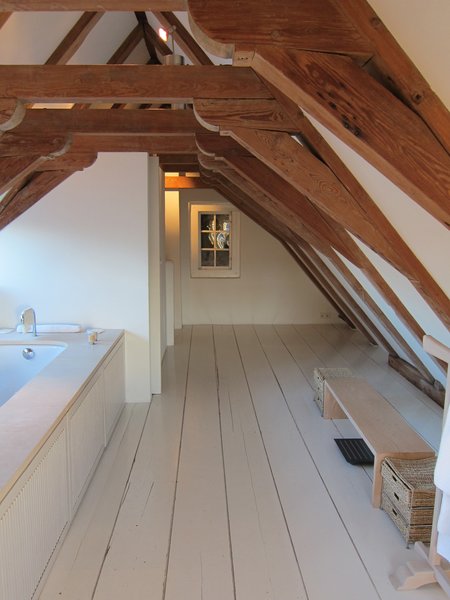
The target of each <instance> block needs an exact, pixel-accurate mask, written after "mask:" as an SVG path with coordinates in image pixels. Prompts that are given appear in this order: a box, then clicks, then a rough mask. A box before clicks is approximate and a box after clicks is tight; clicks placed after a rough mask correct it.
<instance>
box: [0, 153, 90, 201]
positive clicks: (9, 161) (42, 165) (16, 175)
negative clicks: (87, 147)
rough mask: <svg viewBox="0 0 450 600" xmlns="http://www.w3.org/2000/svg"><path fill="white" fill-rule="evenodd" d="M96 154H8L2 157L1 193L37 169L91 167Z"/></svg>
mask: <svg viewBox="0 0 450 600" xmlns="http://www.w3.org/2000/svg"><path fill="white" fill-rule="evenodd" d="M96 158H97V155H96V154H75V153H73V152H67V154H63V155H61V156H56V157H55V156H52V155H48V156H39V155H29V156H6V157H2V158H0V195H1V194H3V193H4V192H6V191H8V190H11V189H14V188H15V187H16V186H17V185H18V184H20V182H22V181H24V180H25V179H26V178H27V177H28V176H29V175H30V174H31V173H34V172H35V171H66V170H70V171H81V170H83V169H86V168H87V167H90V166H91V165H92V164H93V163H94V161H95V159H96Z"/></svg>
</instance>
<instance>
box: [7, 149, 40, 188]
mask: <svg viewBox="0 0 450 600" xmlns="http://www.w3.org/2000/svg"><path fill="white" fill-rule="evenodd" d="M44 161H45V157H44V156H41V155H39V154H37V155H36V154H31V155H28V156H4V157H1V158H0V196H1V195H2V194H4V193H5V192H6V191H8V190H10V189H11V188H14V187H15V186H16V185H17V184H18V183H20V182H21V181H23V179H25V177H27V176H28V175H29V174H30V173H32V172H33V171H35V170H36V168H37V167H39V166H40V165H41V164H42V163H43V162H44Z"/></svg>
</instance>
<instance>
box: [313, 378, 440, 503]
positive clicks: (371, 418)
mask: <svg viewBox="0 0 450 600" xmlns="http://www.w3.org/2000/svg"><path fill="white" fill-rule="evenodd" d="M323 417H324V419H347V418H348V419H350V421H351V422H352V423H353V425H354V426H355V428H356V429H357V430H358V432H359V433H360V435H361V437H362V438H363V439H364V441H365V442H366V444H367V445H368V446H369V448H370V449H371V451H372V452H373V454H374V457H375V461H374V475H373V486H372V504H373V506H375V507H379V506H380V504H381V462H382V461H383V459H384V458H386V456H393V457H397V458H411V459H412V458H427V457H429V456H434V455H435V452H434V450H433V449H432V448H431V447H430V446H429V445H428V444H427V443H426V442H425V441H424V440H423V439H422V438H421V437H420V436H419V435H418V434H417V433H416V432H415V431H414V430H413V429H411V427H410V426H409V425H408V423H407V422H406V421H405V420H404V419H403V417H402V416H401V415H400V414H399V413H398V412H397V411H396V410H395V408H393V407H392V406H391V405H390V404H389V402H388V401H387V400H386V399H385V398H383V396H381V394H379V393H378V392H377V391H376V390H374V389H373V387H372V386H371V385H369V384H368V383H367V382H366V381H364V379H356V378H347V377H342V378H338V379H331V380H328V381H326V382H325V388H324V411H323Z"/></svg>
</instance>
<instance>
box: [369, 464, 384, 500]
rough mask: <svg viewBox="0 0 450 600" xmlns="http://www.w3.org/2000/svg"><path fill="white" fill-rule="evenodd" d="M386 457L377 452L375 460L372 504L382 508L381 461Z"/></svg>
mask: <svg viewBox="0 0 450 600" xmlns="http://www.w3.org/2000/svg"><path fill="white" fill-rule="evenodd" d="M384 458H385V456H379V455H377V454H375V457H374V462H373V482H372V505H373V506H374V507H375V508H380V506H381V485H382V478H381V463H382V462H383V459H384Z"/></svg>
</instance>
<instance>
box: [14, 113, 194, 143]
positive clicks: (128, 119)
mask: <svg viewBox="0 0 450 600" xmlns="http://www.w3.org/2000/svg"><path fill="white" fill-rule="evenodd" d="M202 131H203V132H204V131H205V129H204V128H203V127H202V126H201V125H200V123H199V122H198V121H197V119H196V118H195V115H194V113H193V111H192V110H189V109H184V110H166V109H150V110H138V109H130V110H123V111H111V110H108V109H98V110H84V111H73V110H60V109H45V110H41V109H39V110H37V109H29V110H27V112H26V114H25V117H24V119H23V121H22V122H21V123H20V124H19V125H18V126H17V127H16V128H15V129H14V133H16V134H20V135H22V134H23V135H41V134H42V133H43V132H45V133H46V134H49V133H52V134H63V133H64V134H65V133H69V132H70V133H81V134H85V135H98V134H102V135H109V134H112V135H118V134H120V135H133V136H142V135H143V136H149V135H175V136H177V137H178V136H181V135H183V134H189V135H191V134H194V133H196V132H199V133H200V132H202Z"/></svg>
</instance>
